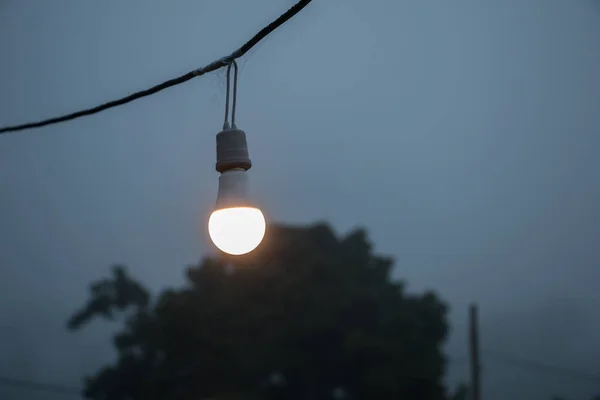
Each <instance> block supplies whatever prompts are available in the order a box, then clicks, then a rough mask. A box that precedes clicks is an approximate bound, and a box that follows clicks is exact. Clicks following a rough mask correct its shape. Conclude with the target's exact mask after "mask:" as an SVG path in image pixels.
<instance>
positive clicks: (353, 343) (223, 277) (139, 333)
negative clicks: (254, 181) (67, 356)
mask: <svg viewBox="0 0 600 400" xmlns="http://www.w3.org/2000/svg"><path fill="white" fill-rule="evenodd" d="M392 266H393V260H392V259H390V258H387V257H382V256H378V255H375V254H373V252H372V248H371V245H370V244H369V242H368V240H367V235H366V232H365V231H364V230H356V231H353V232H351V233H350V234H348V235H347V236H345V237H342V238H338V237H336V235H335V234H334V232H333V231H332V230H331V229H330V228H329V227H328V226H327V225H324V224H317V225H314V226H310V227H304V228H298V227H287V226H272V227H270V229H269V232H268V234H267V237H266V238H265V241H264V243H263V244H262V245H261V246H260V248H259V249H257V250H255V251H254V252H253V253H251V254H249V255H246V256H241V257H239V256H238V257H227V256H223V255H221V256H219V257H217V258H207V259H205V260H204V261H203V262H201V264H200V265H199V266H197V267H190V268H189V269H188V270H187V278H188V285H187V286H185V287H184V288H181V289H179V290H167V291H165V292H164V293H162V295H160V297H159V298H158V299H157V300H156V301H154V302H152V301H151V299H150V296H149V294H148V292H147V291H146V290H145V289H144V288H143V287H142V286H141V285H140V284H139V283H137V282H136V281H135V280H133V279H132V278H131V277H130V276H129V275H128V274H127V271H126V269H125V268H124V267H122V266H120V267H115V268H114V269H113V277H112V278H111V279H104V280H101V281H99V282H96V283H93V284H92V285H91V296H90V299H89V301H88V303H87V305H86V306H85V307H83V308H82V309H81V310H80V311H78V312H76V313H75V314H74V315H73V317H72V318H71V319H70V320H69V322H68V327H69V329H71V330H76V329H78V328H80V327H82V326H83V325H85V323H86V322H88V321H89V320H90V319H92V318H93V317H95V316H102V317H108V318H112V317H113V315H114V313H115V311H118V310H120V311H125V312H126V320H125V326H124V329H123V330H122V331H121V332H120V333H118V334H117V335H116V336H115V338H114V344H115V346H116V348H117V350H118V359H117V361H116V363H115V364H114V365H110V366H107V367H105V368H103V369H102V370H100V371H99V372H98V373H97V374H96V375H95V376H93V377H91V378H88V379H87V383H86V389H85V396H86V397H88V398H91V399H95V400H108V399H110V400H126V399H127V400H142V399H143V400H153V399H161V400H162V399H169V400H170V399H181V400H187V399H190V400H191V399H202V398H211V399H215V400H222V399H231V400H233V399H261V400H262V399H286V400H287V399H289V400H296V399H298V400H305V399H306V400H309V399H310V400H312V399H315V400H317V399H319V400H320V399H335V398H338V399H369V400H378V399H382V400H383V399H385V400H387V399H403V400H442V399H447V398H449V397H448V396H447V394H446V390H445V388H444V386H443V382H442V380H443V375H444V370H445V358H444V355H443V354H442V345H443V343H444V341H445V338H446V336H447V333H448V326H447V322H446V314H447V307H446V305H445V304H444V303H443V302H442V301H441V300H440V299H439V298H438V296H437V295H436V294H434V293H432V292H426V293H423V294H419V295H417V294H409V293H407V292H406V290H405V287H404V284H403V283H402V282H400V281H395V280H392V279H391V277H390V272H391V269H392ZM454 398H460V394H457V396H456V397H454Z"/></svg>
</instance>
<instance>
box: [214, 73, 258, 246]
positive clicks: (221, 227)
mask: <svg viewBox="0 0 600 400" xmlns="http://www.w3.org/2000/svg"><path fill="white" fill-rule="evenodd" d="M232 66H233V67H234V81H233V107H232V110H231V125H230V124H229V122H228V121H227V115H228V112H229V80H230V72H231V67H232ZM236 82H237V64H236V63H235V61H232V62H231V63H230V64H229V66H228V67H227V92H228V95H227V100H226V102H225V122H224V123H223V130H222V131H221V132H219V133H218V134H217V163H216V165H215V169H216V170H217V171H218V172H220V173H221V175H220V176H219V192H218V194H217V204H216V205H215V208H214V211H213V212H212V214H211V215H210V218H209V220H208V234H209V236H210V238H211V240H212V241H213V243H214V244H215V246H217V248H219V250H221V251H222V252H224V253H227V254H232V255H242V254H246V253H249V252H251V251H252V250H254V249H255V248H256V247H258V245H259V244H260V242H262V240H263V237H264V236H265V231H266V222H265V217H264V215H263V213H262V212H261V211H260V209H258V208H257V207H256V203H254V201H253V200H252V196H251V195H250V190H249V178H248V172H247V171H248V170H249V169H250V168H251V167H252V161H250V156H249V154H248V143H247V142H246V133H245V132H244V131H243V130H241V129H238V128H237V126H236V125H235V104H236V101H235V98H236V88H237V83H236Z"/></svg>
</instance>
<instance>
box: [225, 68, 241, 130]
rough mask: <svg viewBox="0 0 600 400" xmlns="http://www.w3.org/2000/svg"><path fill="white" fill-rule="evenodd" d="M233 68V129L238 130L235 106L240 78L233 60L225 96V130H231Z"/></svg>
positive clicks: (228, 69)
mask: <svg viewBox="0 0 600 400" xmlns="http://www.w3.org/2000/svg"><path fill="white" fill-rule="evenodd" d="M231 66H233V101H232V104H231V128H232V129H236V128H237V127H236V126H235V106H236V102H237V77H238V65H237V63H236V62H235V60H233V61H232V62H230V63H229V65H228V66H227V89H226V90H227V94H225V121H224V122H223V130H227V129H229V128H230V126H229V122H228V121H227V120H228V119H229V87H230V82H231Z"/></svg>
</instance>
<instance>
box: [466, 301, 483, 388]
mask: <svg viewBox="0 0 600 400" xmlns="http://www.w3.org/2000/svg"><path fill="white" fill-rule="evenodd" d="M469 348H470V352H471V400H481V376H480V372H481V364H480V362H479V322H478V320H477V305H476V304H474V303H473V304H471V307H470V309H469Z"/></svg>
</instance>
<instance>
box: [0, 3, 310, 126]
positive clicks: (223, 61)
mask: <svg viewBox="0 0 600 400" xmlns="http://www.w3.org/2000/svg"><path fill="white" fill-rule="evenodd" d="M311 1H312V0H300V1H298V2H297V3H296V4H295V5H293V6H292V7H291V8H290V9H289V10H287V11H286V12H285V13H283V14H282V15H281V16H279V18H277V19H276V20H274V21H273V22H271V23H270V24H269V25H267V26H265V27H264V28H263V29H261V30H260V31H259V32H258V33H257V34H255V35H254V36H253V37H252V38H251V39H250V40H248V41H247V42H246V43H244V44H243V45H242V46H241V47H240V48H238V49H237V50H235V51H233V52H232V53H231V54H229V55H227V56H225V57H222V58H220V59H218V60H216V61H213V62H211V63H210V64H208V65H206V66H204V67H202V68H198V69H195V70H193V71H190V72H188V73H187V74H184V75H181V76H179V77H177V78H173V79H169V80H168V81H165V82H163V83H159V84H158V85H155V86H152V87H151V88H148V89H145V90H140V91H139V92H135V93H132V94H130V95H128V96H125V97H122V98H120V99H117V100H112V101H109V102H106V103H104V104H100V105H98V106H96V107H92V108H87V109H85V110H81V111H76V112H73V113H71V114H66V115H61V116H58V117H53V118H48V119H44V120H41V121H37V122H28V123H24V124H20V125H14V126H6V127H2V128H0V134H4V133H9V132H17V131H22V130H25V129H32V128H41V127H43V126H47V125H53V124H58V123H60V122H65V121H70V120H73V119H76V118H80V117H85V116H88V115H92V114H96V113H99V112H101V111H104V110H107V109H109V108H114V107H118V106H121V105H123V104H126V103H129V102H132V101H134V100H137V99H141V98H142V97H147V96H150V95H153V94H154V93H157V92H160V91H161V90H164V89H167V88H170V87H172V86H176V85H179V84H182V83H184V82H187V81H189V80H190V79H193V78H196V77H198V76H202V75H204V74H207V73H209V72H213V71H216V70H218V69H220V68H223V67H225V66H227V65H229V64H230V63H231V62H232V61H234V60H235V59H236V58H239V57H242V56H243V55H244V54H246V53H247V52H248V51H249V50H250V49H252V48H253V47H254V46H256V45H257V44H258V43H259V42H260V41H261V40H263V39H264V38H265V37H267V35H269V34H270V33H271V32H273V31H274V30H276V29H277V28H279V27H280V26H281V25H283V24H284V23H286V22H287V21H288V20H290V19H291V18H292V17H294V16H295V15H296V14H298V13H299V12H300V11H302V9H303V8H304V7H306V6H307V5H308V4H309V3H310V2H311Z"/></svg>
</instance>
